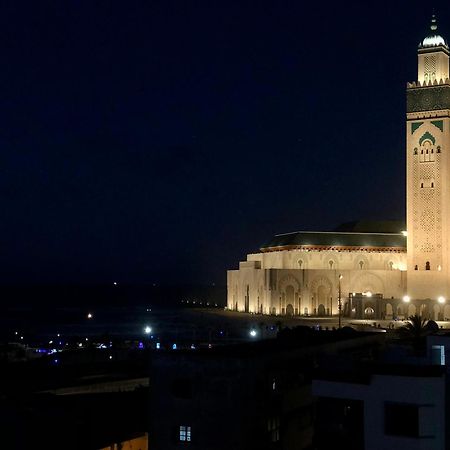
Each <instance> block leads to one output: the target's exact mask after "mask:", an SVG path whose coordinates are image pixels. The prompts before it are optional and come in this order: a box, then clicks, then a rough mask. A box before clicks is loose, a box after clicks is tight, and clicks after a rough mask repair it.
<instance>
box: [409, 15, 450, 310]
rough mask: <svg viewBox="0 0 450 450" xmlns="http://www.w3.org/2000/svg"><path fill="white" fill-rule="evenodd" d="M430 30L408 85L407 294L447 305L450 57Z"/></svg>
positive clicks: (449, 270) (434, 26)
mask: <svg viewBox="0 0 450 450" xmlns="http://www.w3.org/2000/svg"><path fill="white" fill-rule="evenodd" d="M430 29H431V31H430V34H429V35H428V36H427V37H426V38H425V39H424V40H423V41H422V42H421V43H420V44H419V48H418V75H417V82H413V83H408V85H407V108H406V109H407V114H406V119H407V122H406V135H407V137H406V142H407V144H406V151H407V171H406V179H407V181H406V182H407V186H406V195H407V230H408V244H407V250H408V287H407V290H408V292H407V294H408V295H410V296H411V297H413V298H423V299H426V298H430V299H432V300H433V301H435V300H436V298H438V297H440V296H444V297H445V298H447V299H450V291H449V286H450V284H449V280H450V267H449V266H450V254H449V251H450V243H449V240H450V156H449V153H450V81H449V54H450V52H449V47H448V45H447V43H446V41H445V40H444V38H443V37H442V36H440V35H439V34H438V32H437V21H436V18H435V16H434V15H433V17H432V19H431V26H430ZM418 312H419V311H418Z"/></svg>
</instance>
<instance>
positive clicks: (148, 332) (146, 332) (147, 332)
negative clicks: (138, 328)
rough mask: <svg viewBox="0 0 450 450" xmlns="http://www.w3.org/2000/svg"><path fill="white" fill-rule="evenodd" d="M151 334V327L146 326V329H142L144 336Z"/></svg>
mask: <svg viewBox="0 0 450 450" xmlns="http://www.w3.org/2000/svg"><path fill="white" fill-rule="evenodd" d="M151 332H152V329H151V327H149V326H146V327H145V328H144V333H145V334H150V333H151Z"/></svg>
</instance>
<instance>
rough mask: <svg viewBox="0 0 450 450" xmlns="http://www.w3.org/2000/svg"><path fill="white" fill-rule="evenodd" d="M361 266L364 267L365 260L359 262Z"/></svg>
mask: <svg viewBox="0 0 450 450" xmlns="http://www.w3.org/2000/svg"><path fill="white" fill-rule="evenodd" d="M359 268H360V269H364V261H360V262H359Z"/></svg>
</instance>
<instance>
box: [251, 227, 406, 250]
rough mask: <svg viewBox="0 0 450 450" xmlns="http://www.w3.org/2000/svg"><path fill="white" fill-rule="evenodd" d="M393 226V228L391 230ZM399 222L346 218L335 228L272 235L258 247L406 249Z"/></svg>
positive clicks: (285, 248) (273, 248)
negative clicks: (351, 219)
mask: <svg viewBox="0 0 450 450" xmlns="http://www.w3.org/2000/svg"><path fill="white" fill-rule="evenodd" d="M394 230H395V231H394ZM402 230H404V225H403V224H402V222H393V221H392V222H391V221H385V222H370V221H360V222H347V223H345V224H342V225H340V226H339V227H337V228H336V229H335V230H334V231H295V232H292V233H283V234H277V235H275V236H274V237H273V238H272V239H271V240H270V241H268V242H267V243H265V244H263V245H262V246H261V248H260V250H261V251H263V252H264V251H274V250H290V249H294V248H315V249H317V248H321V249H349V250H356V249H377V250H383V249H385V250H389V251H401V252H404V251H406V236H405V234H404V233H402Z"/></svg>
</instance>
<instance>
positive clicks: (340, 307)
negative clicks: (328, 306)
mask: <svg viewBox="0 0 450 450" xmlns="http://www.w3.org/2000/svg"><path fill="white" fill-rule="evenodd" d="M341 280H342V275H341V274H339V284H338V285H339V289H338V313H339V328H341V311H342V303H341Z"/></svg>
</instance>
